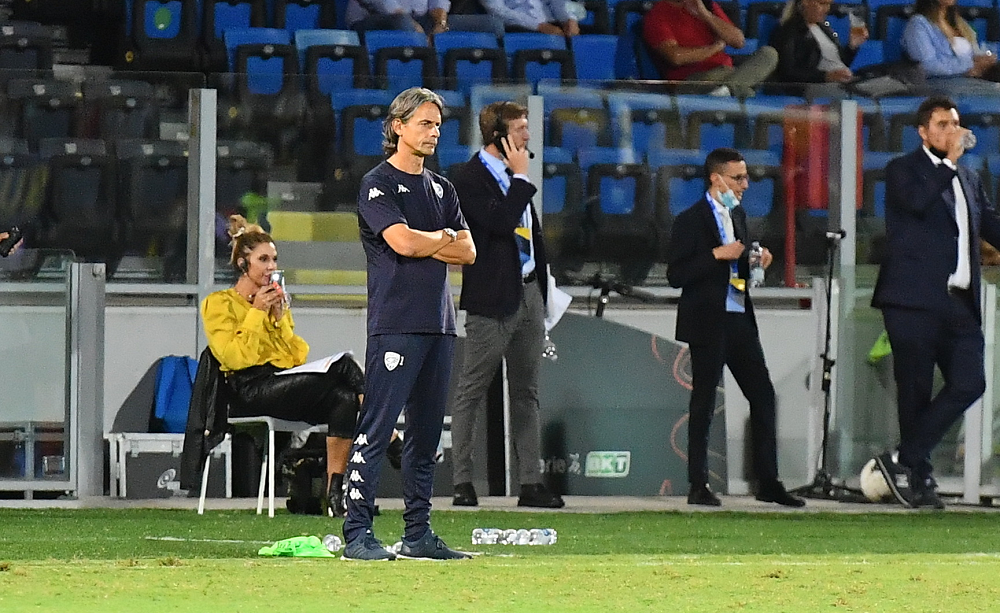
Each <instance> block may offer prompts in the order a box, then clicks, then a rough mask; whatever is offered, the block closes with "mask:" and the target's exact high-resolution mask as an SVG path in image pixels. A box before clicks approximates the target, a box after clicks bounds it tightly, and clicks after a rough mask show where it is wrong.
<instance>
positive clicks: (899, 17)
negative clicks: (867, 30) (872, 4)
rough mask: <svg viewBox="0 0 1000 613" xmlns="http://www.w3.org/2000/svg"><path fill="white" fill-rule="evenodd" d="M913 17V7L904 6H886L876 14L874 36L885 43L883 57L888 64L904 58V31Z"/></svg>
mask: <svg viewBox="0 0 1000 613" xmlns="http://www.w3.org/2000/svg"><path fill="white" fill-rule="evenodd" d="M912 16H913V7H912V6H911V5H904V4H888V5H884V6H881V7H879V9H878V11H877V12H876V13H875V32H874V34H875V38H876V39H877V40H881V41H883V45H882V56H883V58H884V59H885V61H886V62H895V61H897V60H900V59H902V58H903V45H902V40H903V31H904V30H905V29H906V22H907V21H908V20H909V19H910V17H912ZM884 43H888V44H884Z"/></svg>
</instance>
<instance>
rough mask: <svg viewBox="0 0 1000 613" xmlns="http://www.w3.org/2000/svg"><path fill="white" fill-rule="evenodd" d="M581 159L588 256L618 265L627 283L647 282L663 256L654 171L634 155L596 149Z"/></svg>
mask: <svg viewBox="0 0 1000 613" xmlns="http://www.w3.org/2000/svg"><path fill="white" fill-rule="evenodd" d="M577 157H578V159H579V165H580V170H581V171H583V173H584V177H585V179H584V186H585V188H584V193H585V198H586V201H585V202H586V216H587V219H588V222H589V223H590V227H589V237H588V238H587V239H586V243H587V246H588V253H587V256H588V257H589V258H596V259H599V260H601V261H610V262H614V263H617V264H618V265H619V266H620V267H621V276H622V279H623V282H624V283H626V284H631V285H635V284H638V283H642V282H643V281H644V280H645V277H646V275H647V274H648V272H649V269H650V267H651V266H652V264H653V262H655V261H656V260H657V259H658V258H659V257H660V256H661V255H662V252H663V246H662V243H661V240H662V239H664V237H663V236H662V234H661V232H660V231H659V228H658V226H657V224H656V220H655V216H654V211H653V198H652V179H651V177H650V173H649V167H648V166H646V165H645V164H643V163H641V158H640V157H639V156H637V155H636V153H635V152H634V151H631V150H622V149H617V148H605V147H591V148H585V149H581V150H580V151H579V152H578V154H577Z"/></svg>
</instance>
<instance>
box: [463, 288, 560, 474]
mask: <svg viewBox="0 0 1000 613" xmlns="http://www.w3.org/2000/svg"><path fill="white" fill-rule="evenodd" d="M465 332H466V339H465V357H464V359H463V361H462V372H461V375H460V376H459V378H458V392H457V393H456V395H455V405H454V406H453V407H452V410H451V448H452V462H453V463H454V473H453V475H454V481H453V482H454V483H469V482H471V481H472V460H473V456H474V455H475V451H477V450H476V449H474V447H475V441H476V432H477V429H478V427H479V423H480V422H481V421H482V420H481V419H480V418H481V417H482V416H483V414H484V413H485V412H486V393H487V391H488V390H489V387H490V384H491V383H492V382H493V377H494V376H495V375H496V371H497V367H498V366H500V361H501V360H504V359H505V360H506V361H507V386H508V391H509V396H510V429H511V439H512V441H513V447H514V454H513V456H514V463H515V465H516V466H517V475H518V480H519V481H520V483H521V485H524V484H528V483H540V482H541V470H540V468H539V454H540V443H539V440H540V438H541V433H540V426H539V419H538V367H539V363H540V362H541V359H542V344H543V342H544V340H545V305H544V303H543V302H542V293H541V290H540V289H539V287H538V283H537V282H535V283H529V284H528V285H526V286H524V297H523V298H522V300H521V305H520V307H518V309H517V313H515V314H514V315H512V316H510V317H508V318H507V319H493V318H490V317H482V316H480V315H469V316H468V318H467V319H466V321H465Z"/></svg>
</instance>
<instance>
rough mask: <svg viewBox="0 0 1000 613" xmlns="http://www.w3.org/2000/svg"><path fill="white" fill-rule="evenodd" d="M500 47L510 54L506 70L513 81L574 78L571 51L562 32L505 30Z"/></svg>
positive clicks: (530, 81) (532, 82) (531, 81)
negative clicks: (510, 32) (508, 32)
mask: <svg viewBox="0 0 1000 613" xmlns="http://www.w3.org/2000/svg"><path fill="white" fill-rule="evenodd" d="M503 47H504V52H505V53H506V54H507V56H508V57H510V58H511V65H510V72H509V74H510V76H511V78H512V79H514V80H516V81H524V82H527V83H530V84H531V85H535V84H536V83H538V81H540V80H542V79H553V80H555V79H560V80H563V81H566V80H573V79H575V78H576V68H575V66H574V65H573V54H572V53H571V52H570V51H569V50H568V49H567V48H566V39H565V38H564V37H562V36H556V35H554V34H541V33H538V32H524V33H513V34H507V35H506V36H504V40H503Z"/></svg>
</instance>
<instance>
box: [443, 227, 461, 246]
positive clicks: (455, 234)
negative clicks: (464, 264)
mask: <svg viewBox="0 0 1000 613" xmlns="http://www.w3.org/2000/svg"><path fill="white" fill-rule="evenodd" d="M442 232H444V233H445V234H447V235H448V236H449V237H451V242H453V243H454V242H455V241H456V240H458V232H455V231H454V230H452V229H451V228H444V229H443V230H442Z"/></svg>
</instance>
